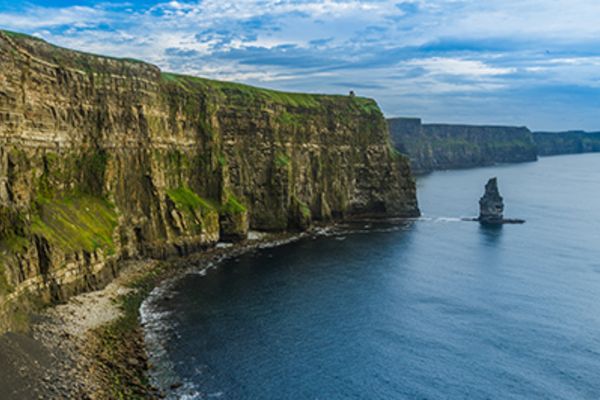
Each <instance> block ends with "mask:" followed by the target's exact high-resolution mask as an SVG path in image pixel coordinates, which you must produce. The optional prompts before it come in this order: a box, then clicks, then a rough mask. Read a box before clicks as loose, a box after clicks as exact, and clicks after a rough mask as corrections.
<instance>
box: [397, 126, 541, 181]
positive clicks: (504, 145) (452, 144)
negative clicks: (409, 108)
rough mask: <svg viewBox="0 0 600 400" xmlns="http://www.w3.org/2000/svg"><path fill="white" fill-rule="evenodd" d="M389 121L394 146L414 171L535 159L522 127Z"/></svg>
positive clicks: (534, 153) (528, 137) (530, 143)
mask: <svg viewBox="0 0 600 400" xmlns="http://www.w3.org/2000/svg"><path fill="white" fill-rule="evenodd" d="M388 124H389V127H390V133H391V135H392V139H393V141H394V144H395V146H396V149H397V150H398V151H399V152H400V153H402V154H405V155H407V156H408V157H409V158H410V160H411V165H412V168H413V170H414V171H415V172H417V173H426V172H431V171H434V170H444V169H455V168H470V167H479V166H486V165H494V164H497V163H514V162H526V161H535V160H537V149H536V145H535V143H534V141H533V138H532V134H531V132H530V131H529V129H527V128H524V127H508V126H475V125H447V124H422V122H421V120H420V119H418V118H392V119H389V120H388Z"/></svg>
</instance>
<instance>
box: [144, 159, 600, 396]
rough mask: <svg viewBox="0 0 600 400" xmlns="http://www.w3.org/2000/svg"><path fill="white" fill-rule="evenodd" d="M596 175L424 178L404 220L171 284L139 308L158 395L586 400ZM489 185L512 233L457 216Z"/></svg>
mask: <svg viewBox="0 0 600 400" xmlns="http://www.w3.org/2000/svg"><path fill="white" fill-rule="evenodd" d="M598 171H600V155H594V154H591V155H577V156H560V157H549V158H542V159H541V160H540V161H539V162H537V163H528V164H519V165H507V166H498V167H490V168H480V169H472V170H461V171H449V172H436V173H433V174H431V175H428V176H425V177H422V178H419V179H418V190H419V201H420V206H421V209H422V211H423V214H424V215H423V218H422V219H420V220H418V221H414V222H410V223H404V224H371V225H370V226H369V225H367V226H365V225H364V224H361V225H360V226H351V227H348V228H351V229H354V230H355V231H354V233H345V232H340V233H338V234H337V235H333V236H331V237H317V238H307V239H303V240H301V241H299V242H296V243H292V244H289V245H285V246H282V247H277V248H272V249H265V250H261V251H258V252H254V253H252V254H249V255H247V256H242V257H240V258H238V259H233V260H230V261H228V262H225V263H224V264H223V265H222V266H220V267H219V268H217V269H214V270H211V271H209V272H208V273H207V274H206V275H205V276H202V275H199V274H189V275H187V276H185V277H184V279H181V280H178V281H177V282H173V283H172V284H171V285H170V287H169V288H168V290H169V291H170V292H172V293H171V294H170V295H169V296H171V297H170V300H168V301H167V300H164V301H161V300H160V298H161V297H160V296H155V297H156V298H155V299H154V301H153V304H152V307H151V308H152V310H153V312H154V313H155V315H159V316H160V318H157V319H160V321H161V323H162V325H161V326H163V330H161V331H156V332H154V334H155V336H158V337H160V343H161V346H162V347H161V349H162V352H161V353H160V354H158V355H156V357H158V358H159V359H160V360H161V362H162V363H163V365H167V364H168V365H170V367H171V369H172V371H171V374H175V375H176V376H177V377H176V378H174V377H173V376H170V378H169V379H181V380H182V381H183V382H185V383H186V384H185V385H184V386H183V387H182V388H180V389H179V391H178V392H176V394H173V397H188V398H198V399H207V398H219V399H235V400H244V399H298V400H300V399H302V400H304V399H326V400H333V399H370V400H376V399H386V400H387V399H528V400H529V399H565V400H573V399H599V398H600V301H599V299H600V257H599V256H600V207H599V205H600V175H599V172H598ZM493 176H497V177H498V179H499V186H500V191H501V193H502V195H503V196H504V199H505V203H506V212H505V215H506V216H507V217H515V218H524V219H526V220H527V223H526V224H524V225H510V226H504V227H502V228H500V229H489V228H488V229H486V228H483V227H480V226H479V225H478V224H477V223H474V222H463V221H460V219H459V218H460V217H463V216H473V215H475V214H476V213H477V206H478V205H477V201H478V199H479V197H480V196H481V195H482V194H483V186H484V184H485V183H486V181H487V179H488V178H490V177H493ZM161 296H162V295H161ZM149 308H150V307H149ZM164 327H167V328H166V329H164ZM149 329H152V328H149ZM156 375H157V379H159V380H160V379H166V378H165V376H162V377H161V374H160V373H157V374H156ZM163 375H168V374H166V373H165V374H163Z"/></svg>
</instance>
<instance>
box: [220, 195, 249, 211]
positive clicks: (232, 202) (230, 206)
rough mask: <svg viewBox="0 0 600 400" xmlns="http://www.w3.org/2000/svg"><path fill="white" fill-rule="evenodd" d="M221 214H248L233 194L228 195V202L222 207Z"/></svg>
mask: <svg viewBox="0 0 600 400" xmlns="http://www.w3.org/2000/svg"><path fill="white" fill-rule="evenodd" d="M221 212H222V213H225V214H240V213H244V212H246V207H245V206H244V205H242V203H240V201H239V200H238V199H237V198H236V197H235V196H234V195H233V194H231V193H228V195H227V201H226V202H225V204H223V205H222V206H221Z"/></svg>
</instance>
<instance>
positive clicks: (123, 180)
mask: <svg viewBox="0 0 600 400" xmlns="http://www.w3.org/2000/svg"><path fill="white" fill-rule="evenodd" d="M0 68H1V69H2V74H0V143H1V146H0V331H2V330H6V329H8V328H11V327H14V326H15V324H18V323H19V321H21V320H22V318H23V317H24V315H25V314H26V313H27V312H28V311H29V310H30V309H31V308H33V307H37V306H39V305H43V304H48V303H52V302H60V301H63V300H65V299H66V298H68V297H69V296H71V295H72V294H75V293H78V292H82V291H86V290H91V289H94V288H97V287H100V286H102V285H104V284H105V283H106V282H108V281H110V280H111V279H112V278H113V277H114V276H115V274H116V273H117V272H118V268H119V264H118V263H117V261H118V260H121V259H126V258H134V257H166V256H169V255H178V254H186V253H189V252H191V251H195V250H200V249H202V248H205V247H206V246H210V245H212V244H214V243H215V242H217V241H218V240H220V239H223V238H226V239H235V240H238V239H243V238H244V237H246V234H247V232H248V229H257V230H271V231H283V230H288V229H305V228H306V227H307V226H309V225H310V224H311V223H312V222H313V221H328V220H331V219H344V218H351V217H354V216H358V215H377V216H386V217H387V216H416V215H418V213H419V212H418V208H417V203H416V196H415V185H414V181H413V179H412V177H411V173H410V168H409V165H408V161H407V160H406V159H405V158H404V157H403V156H400V155H398V154H397V153H396V152H395V151H394V150H393V149H392V147H391V145H390V141H389V133H388V129H387V126H386V122H385V119H384V118H383V116H382V114H381V112H380V110H379V108H378V106H377V104H376V103H375V102H374V101H373V100H370V99H365V98H358V97H350V96H325V95H308V94H293V93H282V92H276V91H271V90H265V89H258V88H253V87H249V86H245V85H240V84H235V83H225V82H216V81H210V80H206V79H200V78H194V77H188V76H181V75H175V74H168V73H162V72H161V71H160V70H159V69H158V68H157V67H155V66H152V65H149V64H146V63H143V62H139V61H136V60H128V59H114V58H109V57H101V56H95V55H90V54H85V53H80V52H74V51H70V50H66V49H62V48H58V47H55V46H52V45H50V44H48V43H46V42H44V41H42V40H39V39H35V38H31V37H27V36H24V35H20V34H14V33H10V32H1V31H0Z"/></svg>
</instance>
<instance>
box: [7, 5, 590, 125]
mask: <svg viewBox="0 0 600 400" xmlns="http://www.w3.org/2000/svg"><path fill="white" fill-rule="evenodd" d="M598 21H600V1H598V0H485V1H483V0H480V1H471V0H390V1H388V0H348V1H341V0H340V1H336V0H322V1H317V0H238V1H235V2H226V1H220V0H202V1H183V0H182V1H179V0H178V1H164V2H160V1H156V0H133V1H127V0H124V1H119V0H117V1H114V2H113V1H110V0H108V1H105V2H95V1H89V0H56V1H49V0H45V1H41V0H31V1H27V2H20V1H15V0H0V27H1V28H4V29H10V30H16V31H20V32H26V33H30V34H33V35H36V36H39V37H42V38H44V39H46V40H48V41H50V42H52V43H55V44H58V45H62V46H66V47H70V48H74V49H79V50H85V51H89V52H96V53H101V54H107V55H112V56H121V57H135V58H139V59H143V60H146V61H148V62H151V63H154V64H156V65H158V66H160V67H161V68H162V69H163V70H168V71H174V72H181V73H187V74H193V75H199V76H206V77H211V78H216V79H224V80H235V81H240V82H246V83H249V84H253V85H258V86H264V87H270V88H274V89H281V90H291V91H307V92H319V93H347V92H348V91H349V90H351V89H352V90H355V91H356V92H357V93H358V94H360V95H364V96H369V97H373V98H375V99H377V101H378V102H379V104H380V105H381V107H382V109H383V110H384V112H385V114H386V115H387V116H418V117H422V118H423V119H424V120H425V121H426V122H462V123H486V124H510V125H526V126H529V127H530V128H532V129H536V130H542V129H544V130H563V129H587V130H600V23H598Z"/></svg>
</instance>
